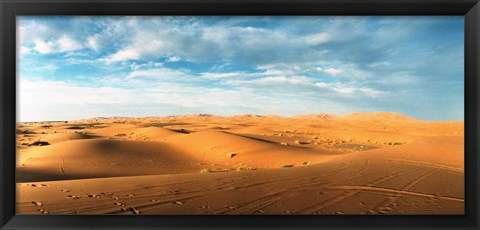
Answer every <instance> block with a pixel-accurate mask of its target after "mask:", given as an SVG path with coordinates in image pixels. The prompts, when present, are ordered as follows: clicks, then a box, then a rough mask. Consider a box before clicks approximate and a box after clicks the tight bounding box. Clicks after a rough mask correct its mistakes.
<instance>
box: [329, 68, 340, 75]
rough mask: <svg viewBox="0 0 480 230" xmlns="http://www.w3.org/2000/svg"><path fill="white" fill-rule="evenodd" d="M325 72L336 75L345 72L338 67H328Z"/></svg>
mask: <svg viewBox="0 0 480 230" xmlns="http://www.w3.org/2000/svg"><path fill="white" fill-rule="evenodd" d="M325 72H326V73H328V74H331V75H334V76H335V75H339V74H341V73H343V70H341V69H337V68H328V69H325Z"/></svg>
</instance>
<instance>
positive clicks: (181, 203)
mask: <svg viewBox="0 0 480 230" xmlns="http://www.w3.org/2000/svg"><path fill="white" fill-rule="evenodd" d="M172 203H174V204H176V205H183V204H185V202H183V201H174V202H172Z"/></svg>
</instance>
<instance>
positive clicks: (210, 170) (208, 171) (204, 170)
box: [200, 168, 213, 173]
mask: <svg viewBox="0 0 480 230" xmlns="http://www.w3.org/2000/svg"><path fill="white" fill-rule="evenodd" d="M211 172H213V171H212V169H209V168H204V169H202V170H201V171H200V173H211Z"/></svg>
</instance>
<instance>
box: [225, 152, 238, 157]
mask: <svg viewBox="0 0 480 230" xmlns="http://www.w3.org/2000/svg"><path fill="white" fill-rule="evenodd" d="M236 155H237V153H235V152H231V153H227V156H228V158H233V157H234V156H236Z"/></svg>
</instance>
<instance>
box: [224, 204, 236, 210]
mask: <svg viewBox="0 0 480 230" xmlns="http://www.w3.org/2000/svg"><path fill="white" fill-rule="evenodd" d="M225 208H228V209H230V210H237V208H236V207H235V206H231V205H227V206H225Z"/></svg>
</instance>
